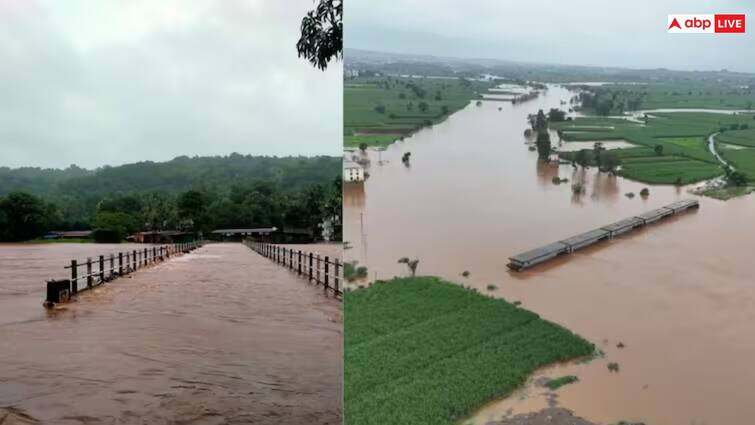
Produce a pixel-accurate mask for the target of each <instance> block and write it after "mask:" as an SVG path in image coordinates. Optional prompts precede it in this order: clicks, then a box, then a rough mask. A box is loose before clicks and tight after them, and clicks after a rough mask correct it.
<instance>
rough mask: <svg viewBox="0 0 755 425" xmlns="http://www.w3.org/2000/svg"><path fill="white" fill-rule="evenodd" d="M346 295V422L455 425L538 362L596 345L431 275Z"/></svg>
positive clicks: (579, 353) (586, 350) (515, 384)
mask: <svg viewBox="0 0 755 425" xmlns="http://www.w3.org/2000/svg"><path fill="white" fill-rule="evenodd" d="M344 301H345V302H344V309H345V311H344V314H345V320H344V323H345V350H344V353H345V354H344V360H345V369H344V401H345V412H344V413H345V423H346V424H347V425H391V424H402V425H403V424H418V425H420V424H432V425H444V424H447V425H449V424H454V423H457V422H458V421H459V420H461V419H462V418H464V417H465V416H468V415H470V414H472V413H473V412H474V411H475V410H476V409H479V408H480V407H481V406H482V405H483V404H484V403H486V402H488V401H490V400H493V399H496V398H500V397H504V396H506V395H508V394H510V393H511V392H512V391H513V390H514V389H515V388H517V387H519V386H521V385H522V384H524V382H525V381H526V379H527V377H528V376H529V375H530V374H531V373H532V372H534V371H535V370H536V369H538V368H540V367H543V366H545V365H548V364H551V363H554V362H558V361H565V360H570V359H575V358H579V357H583V356H589V355H591V354H593V353H594V351H595V348H594V346H593V345H592V344H590V343H588V342H587V341H585V340H584V339H582V338H580V337H579V336H576V335H574V334H573V333H571V332H569V331H568V330H566V329H564V328H562V327H560V326H558V325H555V324H553V323H550V322H548V321H545V320H543V319H541V318H540V317H539V316H538V315H536V314H535V313H532V312H529V311H527V310H524V309H522V308H519V307H516V306H514V305H512V304H510V303H508V302H506V301H504V300H501V299H493V298H488V297H486V296H483V295H480V294H478V293H476V292H473V291H470V290H467V289H464V288H463V287H461V286H458V285H455V284H452V283H449V282H445V281H443V280H440V279H438V278H433V277H418V278H404V279H396V280H393V281H389V282H382V283H376V284H373V285H372V286H370V287H368V288H363V289H358V290H355V291H351V292H347V293H346V295H345V300H344Z"/></svg>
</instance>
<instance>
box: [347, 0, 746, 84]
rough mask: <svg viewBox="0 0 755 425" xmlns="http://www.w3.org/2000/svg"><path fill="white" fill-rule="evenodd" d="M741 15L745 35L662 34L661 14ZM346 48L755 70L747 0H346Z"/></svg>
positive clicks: (564, 61)
mask: <svg viewBox="0 0 755 425" xmlns="http://www.w3.org/2000/svg"><path fill="white" fill-rule="evenodd" d="M693 13H745V14H747V21H748V22H747V33H745V34H723V35H722V34H715V35H708V34H694V35H692V34H668V33H667V32H666V30H667V29H666V21H667V15H669V14H693ZM344 25H345V29H344V33H345V45H346V47H347V48H357V49H368V50H380V51H387V52H396V53H418V54H431V55H444V56H459V57H473V58H495V59H506V60H516V61H527V62H548V63H562V64H573V65H605V66H611V65H615V66H624V67H631V68H659V67H666V68H671V69H699V70H718V69H721V68H727V69H729V70H738V71H750V72H755V1H752V0H642V1H606V0H568V1H521V0H517V1H514V0H466V1H458V0H380V1H373V0H349V2H348V3H347V4H346V6H345V12H344Z"/></svg>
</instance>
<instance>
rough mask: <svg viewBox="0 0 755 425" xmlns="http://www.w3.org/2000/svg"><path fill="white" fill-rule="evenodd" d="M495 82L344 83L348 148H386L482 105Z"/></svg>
mask: <svg viewBox="0 0 755 425" xmlns="http://www.w3.org/2000/svg"><path fill="white" fill-rule="evenodd" d="M493 85H494V83H493V82H487V81H472V80H465V79H458V78H428V77H399V76H377V77H356V78H352V79H348V80H346V82H345V83H344V136H345V138H344V140H345V144H346V146H352V147H353V146H358V145H359V144H360V143H367V144H368V145H370V146H384V145H387V144H390V143H392V142H393V141H395V140H397V139H399V138H400V137H402V136H406V135H408V134H410V133H412V132H413V131H415V130H417V129H419V128H421V127H424V126H427V125H432V124H434V123H437V122H439V121H442V120H443V119H445V118H446V117H447V116H448V115H449V114H452V113H453V112H456V111H458V110H459V109H461V108H463V107H465V106H467V105H468V104H469V102H470V100H473V99H481V98H482V96H481V94H482V93H485V92H487V91H488V89H490V88H491V87H493Z"/></svg>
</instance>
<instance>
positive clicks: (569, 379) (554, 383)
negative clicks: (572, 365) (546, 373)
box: [544, 375, 579, 391]
mask: <svg viewBox="0 0 755 425" xmlns="http://www.w3.org/2000/svg"><path fill="white" fill-rule="evenodd" d="M577 381H579V378H577V377H576V376H574V375H567V376H562V377H560V378H554V379H550V380H548V382H546V383H545V384H544V385H545V386H546V387H548V389H549V390H551V391H555V390H557V389H559V388H561V387H563V386H564V385H568V384H571V383H574V382H577Z"/></svg>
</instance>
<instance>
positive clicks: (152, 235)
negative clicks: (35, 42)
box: [126, 230, 194, 243]
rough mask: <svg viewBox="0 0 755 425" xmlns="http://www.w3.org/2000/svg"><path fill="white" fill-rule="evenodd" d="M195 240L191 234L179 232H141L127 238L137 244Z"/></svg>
mask: <svg viewBox="0 0 755 425" xmlns="http://www.w3.org/2000/svg"><path fill="white" fill-rule="evenodd" d="M193 239H194V235H193V234H192V233H191V232H182V231H179V230H161V231H157V232H139V233H135V234H133V235H131V236H129V237H127V238H126V240H128V241H130V242H136V243H176V242H189V241H191V240H193Z"/></svg>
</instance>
